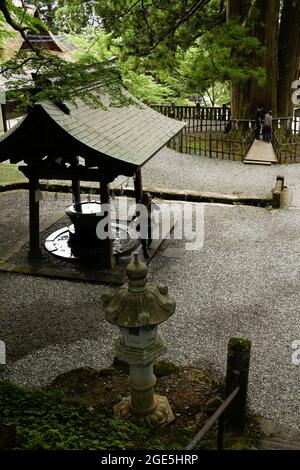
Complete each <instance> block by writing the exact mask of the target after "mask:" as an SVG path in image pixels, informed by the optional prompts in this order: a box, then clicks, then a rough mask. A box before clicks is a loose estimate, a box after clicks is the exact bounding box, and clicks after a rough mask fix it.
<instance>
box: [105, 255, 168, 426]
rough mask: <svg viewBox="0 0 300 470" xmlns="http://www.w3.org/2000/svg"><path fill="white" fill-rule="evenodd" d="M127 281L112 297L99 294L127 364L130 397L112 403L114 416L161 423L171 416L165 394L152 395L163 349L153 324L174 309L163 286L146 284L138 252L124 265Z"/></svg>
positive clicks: (144, 422)
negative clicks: (115, 329)
mask: <svg viewBox="0 0 300 470" xmlns="http://www.w3.org/2000/svg"><path fill="white" fill-rule="evenodd" d="M126 271H127V276H128V283H126V284H124V285H123V286H122V287H121V288H120V289H119V290H118V291H117V293H116V294H115V295H114V296H107V295H105V296H103V297H102V302H103V306H104V311H105V315H106V319H107V321H109V322H110V323H112V324H113V325H117V326H118V327H119V329H120V336H119V337H118V338H116V339H115V346H116V350H117V356H118V358H119V359H120V360H122V361H124V362H127V363H128V364H129V374H130V375H129V387H130V396H129V397H125V398H123V399H122V400H121V401H120V402H119V403H117V405H115V406H114V413H115V415H119V416H123V417H124V418H128V419H131V420H132V421H135V422H137V423H139V424H146V425H149V426H152V427H156V426H165V425H166V424H168V423H170V422H171V421H172V420H173V419H174V415H173V412H172V410H171V407H170V405H169V402H168V399H167V397H165V396H161V395H156V394H154V385H155V383H156V378H155V375H154V374H153V361H155V360H156V359H157V358H158V357H159V356H160V355H161V354H162V353H163V352H165V351H166V344H165V342H164V340H163V339H162V337H161V336H160V335H159V334H158V333H157V326H158V325H159V324H160V323H162V322H164V321H166V320H167V319H168V318H169V317H170V316H171V315H172V314H173V313H174V311H175V307H176V305H175V302H174V301H173V300H171V299H170V297H169V296H168V288H167V287H166V286H156V287H155V286H151V285H149V284H147V266H146V265H145V264H144V263H141V262H140V261H139V259H138V255H137V254H135V255H134V260H133V261H131V263H130V264H128V266H127V270H126Z"/></svg>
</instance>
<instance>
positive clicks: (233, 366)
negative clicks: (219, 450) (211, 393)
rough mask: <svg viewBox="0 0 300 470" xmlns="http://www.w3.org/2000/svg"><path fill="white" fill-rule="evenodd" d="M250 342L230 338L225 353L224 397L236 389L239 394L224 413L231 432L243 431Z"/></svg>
mask: <svg viewBox="0 0 300 470" xmlns="http://www.w3.org/2000/svg"><path fill="white" fill-rule="evenodd" d="M250 349H251V342H250V341H249V340H247V339H241V338H230V340H229V343H228V352H227V371H226V381H225V395H226V397H227V396H228V395H230V393H231V392H232V391H233V390H234V389H235V388H236V387H237V386H239V387H240V390H239V393H238V394H237V396H236V397H235V399H234V400H233V402H232V403H231V405H230V407H229V408H228V410H227V413H226V425H227V427H228V429H230V430H231V431H239V432H241V431H243V430H244V428H245V421H246V402H247V390H248V376H249V364H250Z"/></svg>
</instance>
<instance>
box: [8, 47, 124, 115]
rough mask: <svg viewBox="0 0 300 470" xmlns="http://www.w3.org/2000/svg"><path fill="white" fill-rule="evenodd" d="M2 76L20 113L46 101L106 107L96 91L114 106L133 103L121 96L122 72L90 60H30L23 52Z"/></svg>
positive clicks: (39, 56) (40, 56)
mask: <svg viewBox="0 0 300 470" xmlns="http://www.w3.org/2000/svg"><path fill="white" fill-rule="evenodd" d="M29 67H31V68H33V67H34V68H35V69H36V70H37V72H36V74H35V79H34V81H33V80H32V77H31V75H29V74H28V68H29ZM17 74H18V75H17ZM2 75H3V76H5V78H6V79H7V82H6V88H7V89H8V91H9V92H8V96H9V97H10V98H17V99H18V101H19V108H21V109H27V108H28V106H31V105H32V104H34V103H36V102H39V101H41V100H44V99H49V100H52V101H54V102H62V101H67V102H69V103H76V99H77V98H80V99H82V100H83V101H84V102H85V103H87V104H88V105H89V106H91V107H92V108H96V107H105V105H104V103H103V102H102V101H101V96H100V95H99V94H98V93H97V90H99V91H100V92H101V95H108V96H110V105H112V106H116V107H118V106H125V105H128V104H132V102H133V101H132V99H131V98H130V97H128V96H126V95H125V94H124V93H123V92H122V87H121V85H122V83H121V77H120V72H119V70H118V69H116V68H114V67H111V66H110V64H109V62H108V61H102V62H95V60H94V59H93V58H91V57H90V56H89V57H85V58H84V57H82V58H81V59H80V60H78V61H77V62H75V63H74V62H67V61H65V60H63V59H61V58H60V57H57V56H53V55H52V54H51V53H48V52H42V51H40V52H39V53H38V54H36V55H34V54H31V55H30V56H28V55H27V54H26V53H24V52H22V51H21V52H19V53H18V54H16V56H15V58H14V59H12V60H9V61H6V62H4V63H3V64H2ZM17 77H18V78H17ZM33 85H34V88H33ZM56 85H58V86H56ZM30 89H32V92H31V91H30ZM22 90H27V91H22ZM28 90H29V91H28Z"/></svg>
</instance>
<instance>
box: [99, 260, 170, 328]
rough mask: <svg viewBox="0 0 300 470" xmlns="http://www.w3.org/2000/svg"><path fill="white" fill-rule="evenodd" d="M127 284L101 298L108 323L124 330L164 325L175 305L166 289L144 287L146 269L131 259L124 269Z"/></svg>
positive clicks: (164, 287) (161, 286)
mask: <svg viewBox="0 0 300 470" xmlns="http://www.w3.org/2000/svg"><path fill="white" fill-rule="evenodd" d="M126 272H127V277H128V282H127V283H126V284H124V285H123V286H122V287H121V288H120V289H119V290H118V291H117V292H116V294H115V295H113V296H111V295H104V296H102V303H103V307H104V311H105V315H106V319H107V321H108V322H110V323H112V324H113V325H117V326H119V327H125V328H136V327H140V326H155V325H158V324H160V323H162V322H164V321H166V320H167V319H168V318H169V317H170V316H171V315H172V314H173V313H174V311H175V307H176V304H175V302H174V301H173V300H171V299H170V297H169V296H168V288H167V286H163V285H158V286H151V285H150V284H148V283H147V266H146V265H145V264H144V263H142V262H140V261H139V258H138V254H135V255H134V259H133V261H131V262H130V263H129V264H128V266H127V269H126Z"/></svg>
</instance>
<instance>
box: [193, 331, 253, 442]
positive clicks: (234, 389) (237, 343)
mask: <svg viewBox="0 0 300 470" xmlns="http://www.w3.org/2000/svg"><path fill="white" fill-rule="evenodd" d="M250 350H251V342H250V341H248V340H244V339H240V338H231V339H230V340H229V343H228V353H227V370H226V380H225V393H226V395H227V397H226V399H225V400H224V401H223V403H222V404H221V405H220V406H219V408H218V409H217V410H216V411H215V413H214V414H213V415H212V416H211V417H210V418H209V419H208V421H207V422H206V423H205V425H204V426H203V427H202V428H201V429H200V431H199V432H198V433H197V434H196V436H195V437H194V438H193V439H192V440H191V441H190V443H189V444H188V445H187V446H186V448H185V450H192V449H195V447H196V446H197V445H198V444H199V442H200V441H201V440H202V439H203V437H204V436H205V435H206V434H207V433H208V431H209V430H210V429H211V428H212V427H213V425H214V424H215V423H216V422H217V421H218V434H217V449H218V450H223V448H224V431H225V430H229V431H235V432H239V433H241V432H243V431H244V430H245V425H246V407H247V392H248V377H249V366H250Z"/></svg>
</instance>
